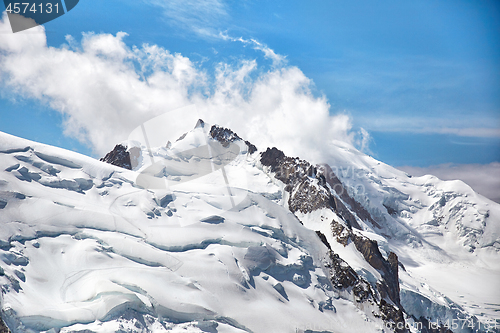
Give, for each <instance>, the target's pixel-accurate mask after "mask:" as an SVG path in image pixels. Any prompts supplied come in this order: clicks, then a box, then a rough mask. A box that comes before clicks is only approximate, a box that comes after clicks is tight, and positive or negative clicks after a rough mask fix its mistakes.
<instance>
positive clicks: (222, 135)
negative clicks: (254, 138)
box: [210, 125, 257, 154]
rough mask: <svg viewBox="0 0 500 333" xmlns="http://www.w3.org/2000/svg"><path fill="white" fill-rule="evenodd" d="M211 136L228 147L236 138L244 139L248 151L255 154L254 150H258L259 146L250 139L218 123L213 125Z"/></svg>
mask: <svg viewBox="0 0 500 333" xmlns="http://www.w3.org/2000/svg"><path fill="white" fill-rule="evenodd" d="M210 136H211V137H212V138H213V139H215V140H217V141H219V142H220V143H221V144H222V146H224V147H228V146H229V143H230V142H234V141H236V140H242V141H244V142H245V144H246V145H247V146H248V153H249V154H253V153H254V152H256V151H257V147H255V146H254V145H253V144H251V143H250V142H249V141H246V140H243V139H242V138H240V137H239V136H238V134H236V133H235V132H233V131H231V130H230V129H229V128H225V127H219V126H217V125H213V126H212V127H211V128H210Z"/></svg>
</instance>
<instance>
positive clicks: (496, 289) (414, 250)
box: [331, 143, 500, 331]
mask: <svg viewBox="0 0 500 333" xmlns="http://www.w3.org/2000/svg"><path fill="white" fill-rule="evenodd" d="M333 154H334V156H335V163H334V164H331V166H332V169H333V171H334V172H335V173H336V174H337V175H338V177H339V178H340V179H341V180H342V182H343V183H344V184H347V185H348V187H349V192H350V194H351V195H352V196H353V197H354V198H356V200H357V201H359V202H361V203H362V204H363V205H364V206H365V208H367V209H368V210H369V212H370V213H371V215H372V216H374V217H376V221H377V223H378V224H379V226H380V228H379V227H377V226H372V225H366V224H364V227H365V229H366V230H367V231H371V232H372V233H371V235H370V233H369V234H366V233H365V234H366V235H367V236H368V237H370V238H372V239H375V240H377V241H378V243H379V247H380V249H381V251H382V252H384V249H386V251H389V249H390V251H393V252H395V253H396V254H397V255H398V257H399V260H400V262H402V263H403V265H404V267H405V269H406V271H404V270H400V276H399V277H400V283H401V301H402V305H403V307H404V308H405V309H406V310H407V311H408V312H411V311H413V314H414V315H416V316H417V317H418V316H419V315H425V316H427V317H431V318H434V319H436V318H438V316H442V314H443V313H445V312H447V313H448V314H447V316H448V318H450V319H451V318H457V319H458V320H457V322H459V323H460V326H462V324H463V323H466V321H465V320H462V319H465V318H466V316H465V315H464V313H465V312H467V313H470V314H473V315H475V316H477V318H478V319H479V320H482V322H483V323H490V326H491V328H492V329H493V328H494V327H495V325H496V331H500V255H499V251H500V205H499V204H497V203H495V202H493V201H491V200H489V199H487V198H485V197H483V196H481V195H479V194H477V193H475V192H474V191H473V190H472V189H471V188H470V187H469V186H468V185H466V184H465V183H463V182H461V181H458V180H457V181H441V180H439V179H437V178H436V177H433V176H430V175H428V176H422V177H410V176H408V175H407V174H405V173H404V172H401V171H399V170H396V169H394V168H392V167H390V166H388V165H386V164H383V163H381V162H378V161H376V160H375V159H373V158H371V157H369V156H367V155H365V154H362V153H360V152H358V151H356V150H354V149H352V148H350V147H347V146H346V145H344V144H342V143H338V145H337V146H336V147H335V150H334V153H333ZM389 211H390V213H391V214H389ZM381 236H382V237H381ZM346 260H347V259H346ZM347 261H349V260H347ZM422 296H424V297H425V298H426V299H425V298H422ZM427 299H430V300H432V301H433V302H434V303H435V305H433V306H432V308H430V307H428V305H429V304H428V303H427ZM438 305H440V306H441V307H439V306H438ZM495 323H496V324H495ZM466 324H468V323H466ZM478 328H481V329H483V328H489V326H488V325H487V324H485V325H479V324H477V325H475V329H478ZM460 329H461V327H460ZM460 329H459V330H457V331H460ZM465 329H467V326H466V325H465Z"/></svg>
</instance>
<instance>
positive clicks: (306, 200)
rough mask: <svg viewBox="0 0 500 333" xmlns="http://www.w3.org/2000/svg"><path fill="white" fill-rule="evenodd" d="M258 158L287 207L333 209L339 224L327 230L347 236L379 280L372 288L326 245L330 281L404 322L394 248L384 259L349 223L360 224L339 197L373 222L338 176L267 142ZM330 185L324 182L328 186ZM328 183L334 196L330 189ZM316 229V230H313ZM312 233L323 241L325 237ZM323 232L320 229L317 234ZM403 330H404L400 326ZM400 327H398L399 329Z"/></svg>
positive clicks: (339, 236)
mask: <svg viewBox="0 0 500 333" xmlns="http://www.w3.org/2000/svg"><path fill="white" fill-rule="evenodd" d="M260 162H261V163H262V165H264V166H267V167H269V168H270V171H271V172H272V173H273V174H274V177H275V178H276V179H278V180H280V181H282V182H283V183H284V184H285V191H287V192H288V193H289V194H290V195H289V199H288V207H289V209H290V211H291V212H292V213H295V212H297V211H300V212H301V213H303V214H307V213H310V212H313V211H315V210H318V209H322V208H326V209H331V210H332V211H334V212H335V213H336V214H337V215H338V216H340V217H341V218H342V219H343V220H344V222H345V225H343V224H341V223H338V222H336V221H332V222H331V231H332V235H333V236H334V237H336V239H337V241H338V242H339V243H340V244H343V245H344V246H347V245H348V244H349V243H350V242H352V243H354V245H355V247H356V249H357V250H358V251H359V252H360V253H361V254H362V255H363V257H364V258H365V260H366V261H367V262H368V263H369V264H370V265H371V266H372V267H373V268H375V269H376V270H378V271H379V272H380V275H381V277H382V278H381V280H379V281H378V282H377V283H376V286H375V289H376V290H373V289H372V286H371V285H370V284H369V283H368V282H367V281H365V280H363V279H361V278H360V277H359V276H358V275H357V274H356V272H355V271H354V270H353V269H352V268H351V267H350V266H349V265H348V264H347V263H346V262H345V261H344V260H342V259H341V258H340V257H339V256H338V255H337V254H335V253H333V252H332V251H331V248H330V246H329V245H327V246H328V247H329V248H330V263H329V264H328V265H329V266H328V267H327V268H328V269H329V270H330V271H331V273H332V275H331V280H332V283H333V284H334V286H336V287H337V288H339V289H349V290H351V291H352V293H353V295H354V296H355V300H356V301H358V302H365V301H370V302H372V303H376V304H377V305H378V307H379V309H380V313H381V317H382V319H383V320H384V321H386V322H394V323H398V322H404V317H403V312H402V310H401V303H400V288H399V279H398V265H399V264H398V259H397V256H396V254H394V253H392V252H391V253H390V254H389V256H388V258H387V259H385V258H384V257H383V256H382V254H381V253H380V250H379V248H378V244H377V242H376V241H373V240H371V239H369V238H367V237H365V236H362V235H361V234H358V233H355V232H354V231H353V228H354V229H361V227H360V225H359V223H358V222H357V220H356V217H355V216H354V215H353V213H351V211H350V210H349V209H348V208H347V206H346V205H345V204H344V202H345V201H344V199H345V200H346V201H348V202H349V206H350V208H351V209H353V207H356V208H358V210H359V211H358V210H356V209H354V211H355V212H356V214H358V213H359V215H358V217H359V218H360V216H362V217H363V218H364V220H365V221H369V222H370V223H372V225H375V226H377V223H376V222H375V221H374V220H373V218H371V216H370V214H369V213H368V212H367V211H366V210H365V209H364V208H362V206H361V204H359V203H358V202H356V201H355V200H354V199H352V198H351V197H350V196H349V195H348V193H347V191H346V189H345V188H344V187H343V184H342V183H341V182H340V180H339V179H338V177H337V176H336V175H335V174H334V173H333V171H332V170H331V168H329V167H325V166H323V167H321V168H317V167H315V166H313V165H311V164H310V163H309V162H307V161H305V160H301V159H299V158H298V157H295V158H292V157H287V156H286V155H285V154H284V153H283V152H282V151H280V150H279V149H277V148H275V147H274V148H268V149H267V150H266V151H265V152H263V153H262V154H261V159H260ZM328 186H330V187H328ZM331 189H333V190H334V191H335V193H336V194H337V196H335V195H334V194H333V193H332V192H331V191H332V190H331ZM340 198H342V200H341V199H340ZM317 233H318V232H317ZM318 236H319V237H320V239H321V240H322V241H323V243H325V244H327V243H328V242H327V241H326V238H324V239H323V238H322V237H321V235H320V233H318ZM323 236H324V235H323ZM403 331H404V330H403ZM403 331H401V332H403Z"/></svg>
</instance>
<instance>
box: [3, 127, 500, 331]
mask: <svg viewBox="0 0 500 333" xmlns="http://www.w3.org/2000/svg"><path fill="white" fill-rule="evenodd" d="M208 128H209V127H208V125H206V124H203V123H198V124H197V126H196V128H195V129H193V130H191V131H189V132H188V133H186V135H183V136H181V138H179V140H177V141H175V142H173V143H170V144H167V145H165V146H159V147H148V146H146V145H144V143H141V142H138V141H128V142H124V143H123V145H124V146H125V147H126V149H127V151H129V152H132V151H134V149H135V153H136V154H135V153H134V154H135V155H134V156H133V159H132V161H131V163H130V165H131V166H132V168H133V170H126V169H124V168H120V167H118V166H113V165H110V164H107V163H104V162H100V161H96V160H94V159H92V158H89V157H86V156H82V155H79V154H77V153H74V152H70V151H66V150H62V149H59V148H55V147H50V146H46V145H43V144H38V143H35V142H31V141H27V140H23V139H20V138H16V137H13V136H10V135H8V134H4V133H0V224H1V228H0V285H1V286H2V299H1V308H2V318H3V320H4V321H5V322H6V324H7V325H8V327H9V328H10V329H11V330H12V331H13V332H44V331H52V332H54V331H55V332H57V331H59V332H392V331H393V329H394V326H393V325H388V324H391V322H390V320H389V319H384V318H383V313H382V312H383V311H382V312H381V310H380V309H381V307H380V304H382V303H381V302H382V299H384V296H383V295H382V293H381V291H380V290H381V289H380V286H379V284H380V283H381V282H383V281H385V280H387V279H388V278H387V276H385V275H386V273H387V271H383V269H382V270H381V269H380V267H378V268H377V267H375V266H374V265H373V263H370V262H369V260H367V256H366V255H365V254H363V253H362V251H360V249H359V248H358V247H357V244H354V242H353V241H351V240H350V241H348V242H346V243H345V244H343V243H342V242H339V234H338V233H335V230H334V229H333V228H332V226H334V225H337V226H342V228H347V227H349V223H348V222H347V220H346V218H345V216H346V215H345V214H352V216H353V218H354V219H355V222H356V224H358V225H359V228H356V227H355V228H352V231H349V232H351V236H350V237H351V238H356V237H357V239H361V240H363V239H365V240H368V239H370V240H374V241H376V243H374V244H376V245H375V246H376V251H380V253H381V256H382V257H383V258H382V260H383V261H384V262H390V260H391V259H390V253H391V252H393V253H395V254H396V255H397V258H398V259H399V262H398V261H397V260H398V259H396V266H397V265H398V263H399V275H396V278H398V277H399V285H398V292H399V289H400V293H398V298H399V296H400V305H398V304H396V303H398V302H397V301H398V300H396V301H391V299H389V298H385V299H387V300H388V302H389V303H390V304H391V306H394V307H395V309H398V308H400V309H402V310H403V311H404V319H405V323H406V325H407V328H408V329H409V330H410V331H412V332H417V331H422V332H424V331H425V330H423V329H421V328H419V326H418V325H419V324H421V323H422V321H423V320H426V321H427V322H425V325H427V326H428V325H430V324H436V325H437V326H440V327H443V326H448V327H450V328H452V331H453V332H486V331H488V330H490V331H496V332H498V331H500V330H499V329H498V328H500V287H499V283H498V281H499V277H500V260H499V259H500V257H499V250H500V205H498V204H496V203H494V202H492V201H490V200H488V199H486V198H484V197H482V196H480V195H478V194H476V193H474V192H473V191H472V189H470V187H468V186H467V185H465V184H464V183H462V182H459V181H454V182H443V181H440V180H438V179H437V178H435V177H432V176H424V177H418V178H411V177H409V176H408V175H406V174H405V173H403V172H401V171H398V170H396V169H394V168H392V167H390V166H387V165H385V164H383V163H381V162H378V161H376V160H374V159H372V158H371V157H369V156H367V155H364V154H362V153H360V152H358V151H356V150H355V149H353V148H352V147H348V146H346V145H344V144H342V143H336V144H335V145H334V146H332V149H331V152H332V159H331V161H330V163H329V166H330V169H329V168H326V167H323V169H322V170H321V172H322V174H323V175H326V176H328V173H329V172H332V174H331V175H330V176H333V175H335V176H336V177H338V179H339V180H340V181H341V182H342V184H343V187H341V189H342V191H347V192H348V196H349V197H350V198H353V199H354V200H355V201H356V202H357V203H355V202H354V201H349V200H348V196H346V195H344V194H343V193H340V192H337V191H336V190H338V189H335V188H333V187H332V186H330V185H324V186H320V185H318V184H319V183H318V178H314V176H305V179H306V180H307V181H308V182H309V183H310V184H311V186H310V187H309V191H313V192H308V193H320V192H321V191H323V192H324V191H325V189H328V191H327V192H329V193H328V195H331V196H332V198H333V197H334V198H335V200H336V202H337V205H336V207H337V208H338V207H340V206H339V204H340V203H342V204H343V205H344V206H345V207H346V209H347V210H348V212H347V213H346V212H345V211H344V213H342V214H341V213H340V211H338V210H337V211H336V210H332V209H331V208H328V207H323V208H318V209H313V210H310V211H304V212H302V211H300V210H297V211H294V213H292V211H291V210H292V209H291V207H290V206H289V203H290V201H289V199H290V197H291V196H294V195H297V191H300V190H301V189H303V188H304V187H303V186H302V187H298V188H293V189H292V190H290V188H289V186H288V187H287V184H285V183H284V182H283V181H282V180H279V179H278V178H279V177H278V178H277V175H276V172H273V171H272V170H271V169H270V168H269V167H266V166H265V165H263V164H262V162H261V153H260V152H259V151H257V152H254V151H253V149H251V146H250V145H249V143H245V142H244V141H243V140H241V139H240V138H239V137H237V136H235V135H233V134H234V133H233V134H231V133H232V132H222V134H220V133H219V134H220V135H221V136H218V137H217V139H214V138H213V137H212V136H210V134H209V133H208ZM228 133H229V134H228ZM132 155H133V154H131V157H132ZM293 169H294V170H295V167H293ZM318 169H321V168H320V167H319V168H318ZM321 172H318V174H320V173H321ZM318 177H319V176H318ZM327 178H328V177H327ZM321 193H322V192H321ZM309 199H310V200H311V202H313V201H314V200H315V199H316V198H315V197H310V198H308V199H307V200H309ZM307 200H306V201H307ZM343 214H344V215H343ZM367 214H369V216H370V217H369V218H367ZM352 222H354V221H352ZM351 224H352V223H351ZM345 230H347V229H345ZM315 231H320V232H321V233H322V234H323V235H324V236H325V239H326V244H328V246H330V248H331V250H332V251H333V252H330V251H329V250H328V248H327V246H326V245H325V244H324V242H323V241H322V240H321V239H320V238H319V237H318V235H317V233H316V232H315ZM332 253H335V254H337V255H338V256H339V257H340V258H341V259H339V260H340V261H339V263H340V266H339V267H341V270H343V271H345V272H349V269H351V268H352V269H353V272H355V273H354V274H356V275H357V276H358V278H357V280H356V281H357V282H356V283H357V284H356V286H355V287H354V288H353V287H352V286H351V287H348V288H347V287H340V286H338V285H335V284H334V283H333V281H337V280H338V279H337V280H336V278H338V276H335V275H336V274H339V271H338V270H337V271H335V270H332V269H331V267H332V266H334V262H333V261H332V260H333V259H332V257H331V256H330V255H331V254H332ZM384 265H385V264H384ZM337 268H338V267H337ZM332 272H333V273H332ZM384 279H385V280H384ZM360 285H362V286H367V287H366V288H368V289H370V288H371V290H372V291H371V292H372V293H373V297H372V298H371V299H370V298H369V297H368V298H367V299H364V300H360V299H359V297H358V296H359V294H357V293H356V292H355V288H356V287H357V286H360ZM497 323H498V324H497ZM392 324H394V323H392ZM455 324H456V325H455ZM495 324H496V325H497V328H495V326H494V325H495ZM437 326H436V327H437ZM456 326H457V327H456ZM428 327H430V326H428ZM399 331H404V329H402V330H399ZM427 331H428V330H427Z"/></svg>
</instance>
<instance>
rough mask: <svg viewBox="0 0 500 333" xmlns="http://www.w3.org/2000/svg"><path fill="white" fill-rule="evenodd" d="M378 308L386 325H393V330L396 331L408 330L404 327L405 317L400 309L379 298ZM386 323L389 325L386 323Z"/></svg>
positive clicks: (399, 332)
mask: <svg viewBox="0 0 500 333" xmlns="http://www.w3.org/2000/svg"><path fill="white" fill-rule="evenodd" d="M379 309H380V313H381V315H382V320H383V321H384V322H386V326H388V327H393V328H394V331H395V332H397V333H403V332H408V330H407V329H406V327H405V319H404V316H403V311H401V309H398V308H396V307H394V306H392V305H391V304H389V303H387V302H386V301H385V300H384V299H381V300H380V303H379ZM388 323H389V324H390V325H388Z"/></svg>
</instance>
